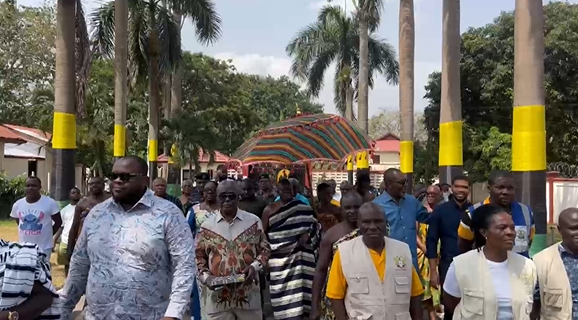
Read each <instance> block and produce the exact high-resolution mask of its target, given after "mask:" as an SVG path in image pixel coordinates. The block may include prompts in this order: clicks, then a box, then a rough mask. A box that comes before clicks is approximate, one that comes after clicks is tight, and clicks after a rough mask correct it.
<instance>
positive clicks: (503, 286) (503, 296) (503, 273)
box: [444, 259, 514, 320]
mask: <svg viewBox="0 0 578 320" xmlns="http://www.w3.org/2000/svg"><path fill="white" fill-rule="evenodd" d="M486 262H487V263H488V268H489V269H490V274H491V275H492V283H493V285H494V290H495V293H496V299H497V302H498V317H497V318H496V320H513V319H514V313H513V311H512V300H511V292H512V291H511V288H510V274H509V272H508V265H507V261H504V262H494V261H490V260H488V259H486ZM444 291H445V292H447V293H448V294H450V295H452V296H454V297H456V298H461V297H462V292H461V290H460V286H459V284H458V279H457V278H456V268H455V266H454V263H453V262H452V264H451V265H450V267H449V269H448V273H447V274H446V279H445V281H444Z"/></svg>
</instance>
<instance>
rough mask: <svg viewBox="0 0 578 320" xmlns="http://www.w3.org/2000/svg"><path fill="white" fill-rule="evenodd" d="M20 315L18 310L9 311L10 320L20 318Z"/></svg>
mask: <svg viewBox="0 0 578 320" xmlns="http://www.w3.org/2000/svg"><path fill="white" fill-rule="evenodd" d="M19 318H20V315H19V314H18V312H16V311H8V320H18V319H19Z"/></svg>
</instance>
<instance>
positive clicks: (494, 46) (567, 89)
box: [424, 2, 578, 177]
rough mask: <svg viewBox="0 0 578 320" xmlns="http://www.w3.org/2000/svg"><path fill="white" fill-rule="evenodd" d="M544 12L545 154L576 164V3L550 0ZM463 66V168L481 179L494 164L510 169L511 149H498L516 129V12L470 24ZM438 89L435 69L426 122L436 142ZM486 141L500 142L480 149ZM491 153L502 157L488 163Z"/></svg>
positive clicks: (464, 42) (550, 158)
mask: <svg viewBox="0 0 578 320" xmlns="http://www.w3.org/2000/svg"><path fill="white" fill-rule="evenodd" d="M544 14H545V22H546V23H545V28H544V35H545V52H544V70H545V80H546V81H545V90H546V131H547V141H548V144H547V158H548V161H549V162H565V163H569V164H577V163H578V160H577V158H576V157H575V154H577V153H578V89H577V88H576V86H574V85H571V84H574V83H577V82H578V73H577V72H576V68H575V66H576V65H578V33H576V32H575V30H576V29H577V28H578V5H575V4H569V3H565V2H550V3H548V4H547V5H545V6H544ZM460 70H461V89H462V91H461V99H462V113H463V119H464V121H465V123H466V124H467V125H468V126H469V131H466V130H464V160H466V162H465V163H464V166H465V168H464V170H466V171H468V172H470V174H474V175H476V176H478V177H482V176H485V174H486V173H487V171H488V170H489V169H490V168H492V167H502V168H509V167H508V166H507V165H506V164H508V163H509V162H510V159H509V158H506V155H508V156H509V152H506V148H505V146H503V148H504V149H502V150H501V151H500V148H501V147H500V146H502V143H506V142H505V141H507V139H506V136H505V135H509V133H511V132H512V106H513V91H514V89H513V88H514V87H513V85H514V80H513V77H514V15H513V12H504V13H502V14H501V15H500V16H499V17H497V18H496V19H495V20H494V22H493V23H490V24H487V25H485V26H483V27H480V28H469V29H468V30H467V31H466V32H465V33H464V34H463V35H462V41H461V60H460ZM440 88H441V74H440V73H439V72H435V73H432V74H431V75H430V78H429V82H428V84H427V86H426V95H425V98H426V99H428V101H429V106H428V107H427V108H426V110H425V120H424V123H425V125H426V127H427V128H428V130H430V131H431V132H432V133H433V135H434V138H435V139H436V140H437V138H438V137H437V129H438V125H439V106H440V100H441V90H440ZM492 127H494V128H495V129H492ZM496 130H497V131H496ZM483 139H495V140H494V141H493V142H494V143H497V144H496V145H494V146H493V147H492V145H488V144H485V145H486V148H482V147H481V146H480V145H481V144H480V143H481V142H483V141H486V140H483ZM468 140H469V141H468ZM493 148H495V150H492V149H493ZM490 151H491V152H490ZM492 157H499V159H494V160H493V161H490V160H491V159H493V158H492ZM468 160H469V161H468ZM478 170H479V171H478Z"/></svg>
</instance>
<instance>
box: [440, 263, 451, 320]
mask: <svg viewBox="0 0 578 320" xmlns="http://www.w3.org/2000/svg"><path fill="white" fill-rule="evenodd" d="M451 263H452V259H447V258H442V259H440V264H439V265H438V272H439V275H440V291H441V292H442V303H443V283H444V281H445V280H446V274H447V273H448V269H449V268H450V264H451ZM444 307H445V306H444ZM452 311H453V310H452ZM453 317H454V313H453V312H448V309H447V308H444V320H451V319H452V318H453Z"/></svg>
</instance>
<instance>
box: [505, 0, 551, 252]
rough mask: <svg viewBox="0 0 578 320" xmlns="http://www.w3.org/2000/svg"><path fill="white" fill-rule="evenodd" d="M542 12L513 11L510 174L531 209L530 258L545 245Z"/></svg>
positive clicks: (524, 5) (522, 4) (531, 8)
mask: <svg viewBox="0 0 578 320" xmlns="http://www.w3.org/2000/svg"><path fill="white" fill-rule="evenodd" d="M543 10H544V8H543V7H542V2H541V1H529V0H516V10H515V11H514V19H515V20H514V21H515V22H514V26H515V28H514V119H513V126H512V127H513V128H512V171H513V172H514V178H515V179H516V183H517V186H518V187H517V188H516V198H517V200H519V201H520V202H522V203H524V204H527V205H529V206H530V207H531V208H532V209H533V210H534V219H535V221H536V235H535V236H534V240H533V242H532V248H531V250H530V252H531V255H533V254H534V253H536V252H539V251H540V250H542V249H544V248H545V247H546V242H547V238H546V231H547V220H546V205H545V204H546V119H545V118H546V114H545V113H546V111H545V107H544V104H545V90H544V58H543V56H544V11H543ZM529 146H531V147H529Z"/></svg>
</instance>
